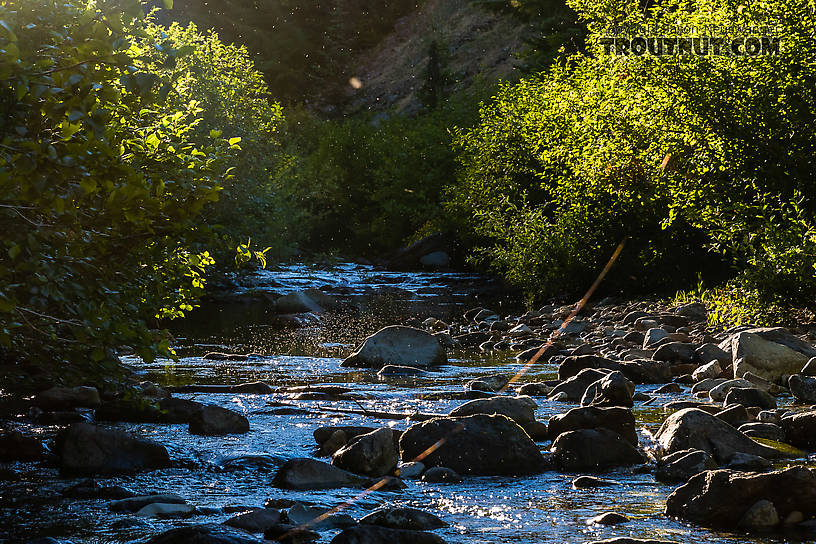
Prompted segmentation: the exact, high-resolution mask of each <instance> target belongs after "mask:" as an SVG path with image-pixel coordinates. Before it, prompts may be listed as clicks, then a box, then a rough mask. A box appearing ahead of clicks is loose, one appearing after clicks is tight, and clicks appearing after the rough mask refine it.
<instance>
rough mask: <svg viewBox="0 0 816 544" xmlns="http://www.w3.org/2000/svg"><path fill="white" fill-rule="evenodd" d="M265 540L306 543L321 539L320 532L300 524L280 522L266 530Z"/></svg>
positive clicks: (288, 543) (297, 543)
mask: <svg viewBox="0 0 816 544" xmlns="http://www.w3.org/2000/svg"><path fill="white" fill-rule="evenodd" d="M264 540H265V541H267V542H268V541H270V540H271V541H273V542H282V543H284V544H304V543H306V542H314V541H316V540H320V533H318V532H317V531H312V530H311V529H309V528H307V527H301V526H299V525H292V524H289V523H279V524H278V525H275V526H274V527H270V528H269V529H267V530H266V531H264Z"/></svg>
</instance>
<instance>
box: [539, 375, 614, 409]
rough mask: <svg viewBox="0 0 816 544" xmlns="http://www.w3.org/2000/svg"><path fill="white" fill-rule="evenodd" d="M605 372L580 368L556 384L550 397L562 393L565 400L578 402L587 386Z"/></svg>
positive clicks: (552, 397)
mask: <svg viewBox="0 0 816 544" xmlns="http://www.w3.org/2000/svg"><path fill="white" fill-rule="evenodd" d="M607 373H608V371H606V372H605V371H603V370H596V369H592V368H586V369H584V370H581V371H580V372H578V374H576V375H575V376H573V377H571V378H568V379H566V380H565V381H562V382H561V383H559V384H558V385H556V386H555V388H553V390H552V393H550V398H551V399H554V398H555V397H556V396H558V395H561V394H562V393H563V395H562V398H564V399H565V400H566V401H573V402H578V401H580V400H581V398H582V397H583V396H584V393H585V392H586V390H587V387H589V386H590V385H592V384H593V383H595V382H596V381H598V380H600V379H601V378H603V377H604V376H606V374H607Z"/></svg>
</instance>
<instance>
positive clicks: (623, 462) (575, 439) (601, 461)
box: [550, 427, 645, 472]
mask: <svg viewBox="0 0 816 544" xmlns="http://www.w3.org/2000/svg"><path fill="white" fill-rule="evenodd" d="M550 451H551V452H552V458H553V461H554V463H555V464H556V466H558V467H559V468H560V469H561V470H565V471H571V472H578V471H590V472H598V471H603V470H607V469H611V468H614V467H620V466H629V465H637V464H640V463H643V462H645V457H644V456H643V454H642V453H640V451H638V449H637V448H636V447H635V446H633V445H632V444H631V443H630V442H629V441H627V440H626V439H625V438H623V437H622V436H621V435H619V434H618V433H616V432H613V431H610V430H609V429H604V428H602V427H601V428H598V429H579V430H577V431H567V432H565V433H561V434H560V435H558V438H556V439H555V440H554V441H553V444H552V447H551V448H550Z"/></svg>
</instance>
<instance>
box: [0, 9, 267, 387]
mask: <svg viewBox="0 0 816 544" xmlns="http://www.w3.org/2000/svg"><path fill="white" fill-rule="evenodd" d="M0 29H2V30H0V79H2V83H1V84H0V100H2V102H3V106H4V107H3V108H2V111H3V116H2V118H1V119H0V195H2V196H0V252H2V254H3V255H4V256H6V258H5V259H3V260H2V261H0V344H2V349H4V350H5V353H6V356H7V358H10V359H12V360H14V359H19V358H24V357H25V358H28V359H29V360H32V361H37V363H38V364H40V365H44V366H53V367H54V368H57V367H58V365H59V364H60V363H62V362H63V361H65V362H70V363H72V364H71V365H67V366H65V367H63V368H61V369H60V375H61V377H62V378H64V379H66V380H67V379H71V376H72V375H83V374H87V373H89V372H93V371H94V369H96V370H100V371H101V370H102V369H104V368H109V366H108V365H109V364H110V363H111V362H112V361H113V357H112V354H113V352H114V350H115V349H116V348H118V347H120V346H122V345H129V346H132V347H133V348H134V349H135V350H136V353H137V354H139V355H140V356H142V357H143V358H145V359H148V360H150V359H152V358H153V357H154V356H156V355H157V354H164V355H168V354H170V347H169V344H168V339H167V336H166V335H165V334H162V333H159V332H156V331H154V330H152V329H151V325H154V324H155V323H156V322H157V319H158V318H164V317H177V316H181V315H183V314H184V312H186V311H188V310H190V309H191V308H192V305H193V304H194V301H195V297H196V296H197V295H199V294H200V293H201V292H202V289H203V286H204V279H203V277H204V276H203V274H204V272H205V270H206V269H207V268H208V267H209V266H210V265H211V264H212V263H213V259H212V257H211V256H210V255H209V254H208V253H206V252H203V251H191V250H190V249H189V247H190V245H189V243H190V242H191V241H192V240H194V239H195V236H196V234H195V233H196V230H197V229H196V225H197V222H198V218H199V216H200V215H201V213H202V212H203V211H204V210H205V209H206V207H207V206H208V205H209V204H211V203H212V202H214V201H216V200H217V199H218V194H219V191H221V189H222V186H221V183H222V181H223V180H225V179H227V178H228V176H229V169H230V168H231V167H232V165H231V161H232V157H234V155H235V154H236V153H239V151H240V148H239V146H238V140H236V139H230V137H233V135H232V134H228V136H229V137H222V136H221V134H220V133H210V132H209V128H208V127H205V126H203V125H202V122H201V121H202V118H203V117H204V115H203V114H202V109H201V107H202V103H201V102H200V101H196V100H192V99H191V95H192V94H193V93H192V92H189V93H188V94H187V95H185V94H184V93H185V92H188V91H187V89H188V88H190V87H191V86H192V85H193V83H194V81H193V80H194V79H195V78H196V77H197V74H196V73H195V72H194V70H192V66H193V63H191V62H190V61H188V60H187V59H189V58H190V55H192V54H193V53H196V50H195V49H193V48H191V47H190V46H189V45H187V44H185V45H181V46H179V44H178V43H177V42H176V41H174V40H173V39H170V38H169V37H167V36H163V35H160V33H158V34H159V35H157V29H156V28H155V27H154V26H152V25H150V24H148V23H146V22H145V17H144V14H143V11H142V6H141V5H140V3H139V2H138V1H136V0H124V1H121V2H116V3H109V2H99V3H96V4H94V3H91V4H87V3H86V2H84V1H81V0H65V1H61V2H55V1H53V0H25V1H24V2H19V1H11V0H6V1H2V2H0ZM176 32H180V30H177V31H176ZM190 45H192V44H190ZM193 58H198V57H197V56H196V57H193ZM198 77H200V76H198ZM207 107H211V105H209V104H207ZM249 107H251V105H249V106H248V108H249ZM226 108H227V106H224V108H223V109H226ZM248 108H247V109H248ZM231 111H233V112H234V114H235V115H236V116H239V115H249V112H248V111H246V112H242V111H241V110H240V109H238V108H235V109H233V110H231ZM254 114H255V113H253V115H254ZM260 114H261V115H265V114H264V113H263V112H260ZM239 122H240V123H243V120H240V121H236V123H239ZM224 128H225V129H228V128H231V127H230V126H228V125H226V124H225V125H224ZM202 134H206V137H202ZM233 138H234V137H233Z"/></svg>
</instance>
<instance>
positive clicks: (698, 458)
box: [655, 450, 717, 483]
mask: <svg viewBox="0 0 816 544" xmlns="http://www.w3.org/2000/svg"><path fill="white" fill-rule="evenodd" d="M715 468H717V462H716V461H715V460H714V458H713V457H711V454H710V453H708V452H707V451H702V450H682V451H678V452H675V453H672V454H669V455H667V456H665V457H663V458H661V459H659V460H658V462H657V470H656V471H655V479H656V480H658V481H660V482H666V483H673V482H687V481H689V479H691V477H692V476H696V475H697V474H700V473H701V472H705V471H706V470H713V469H715Z"/></svg>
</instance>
